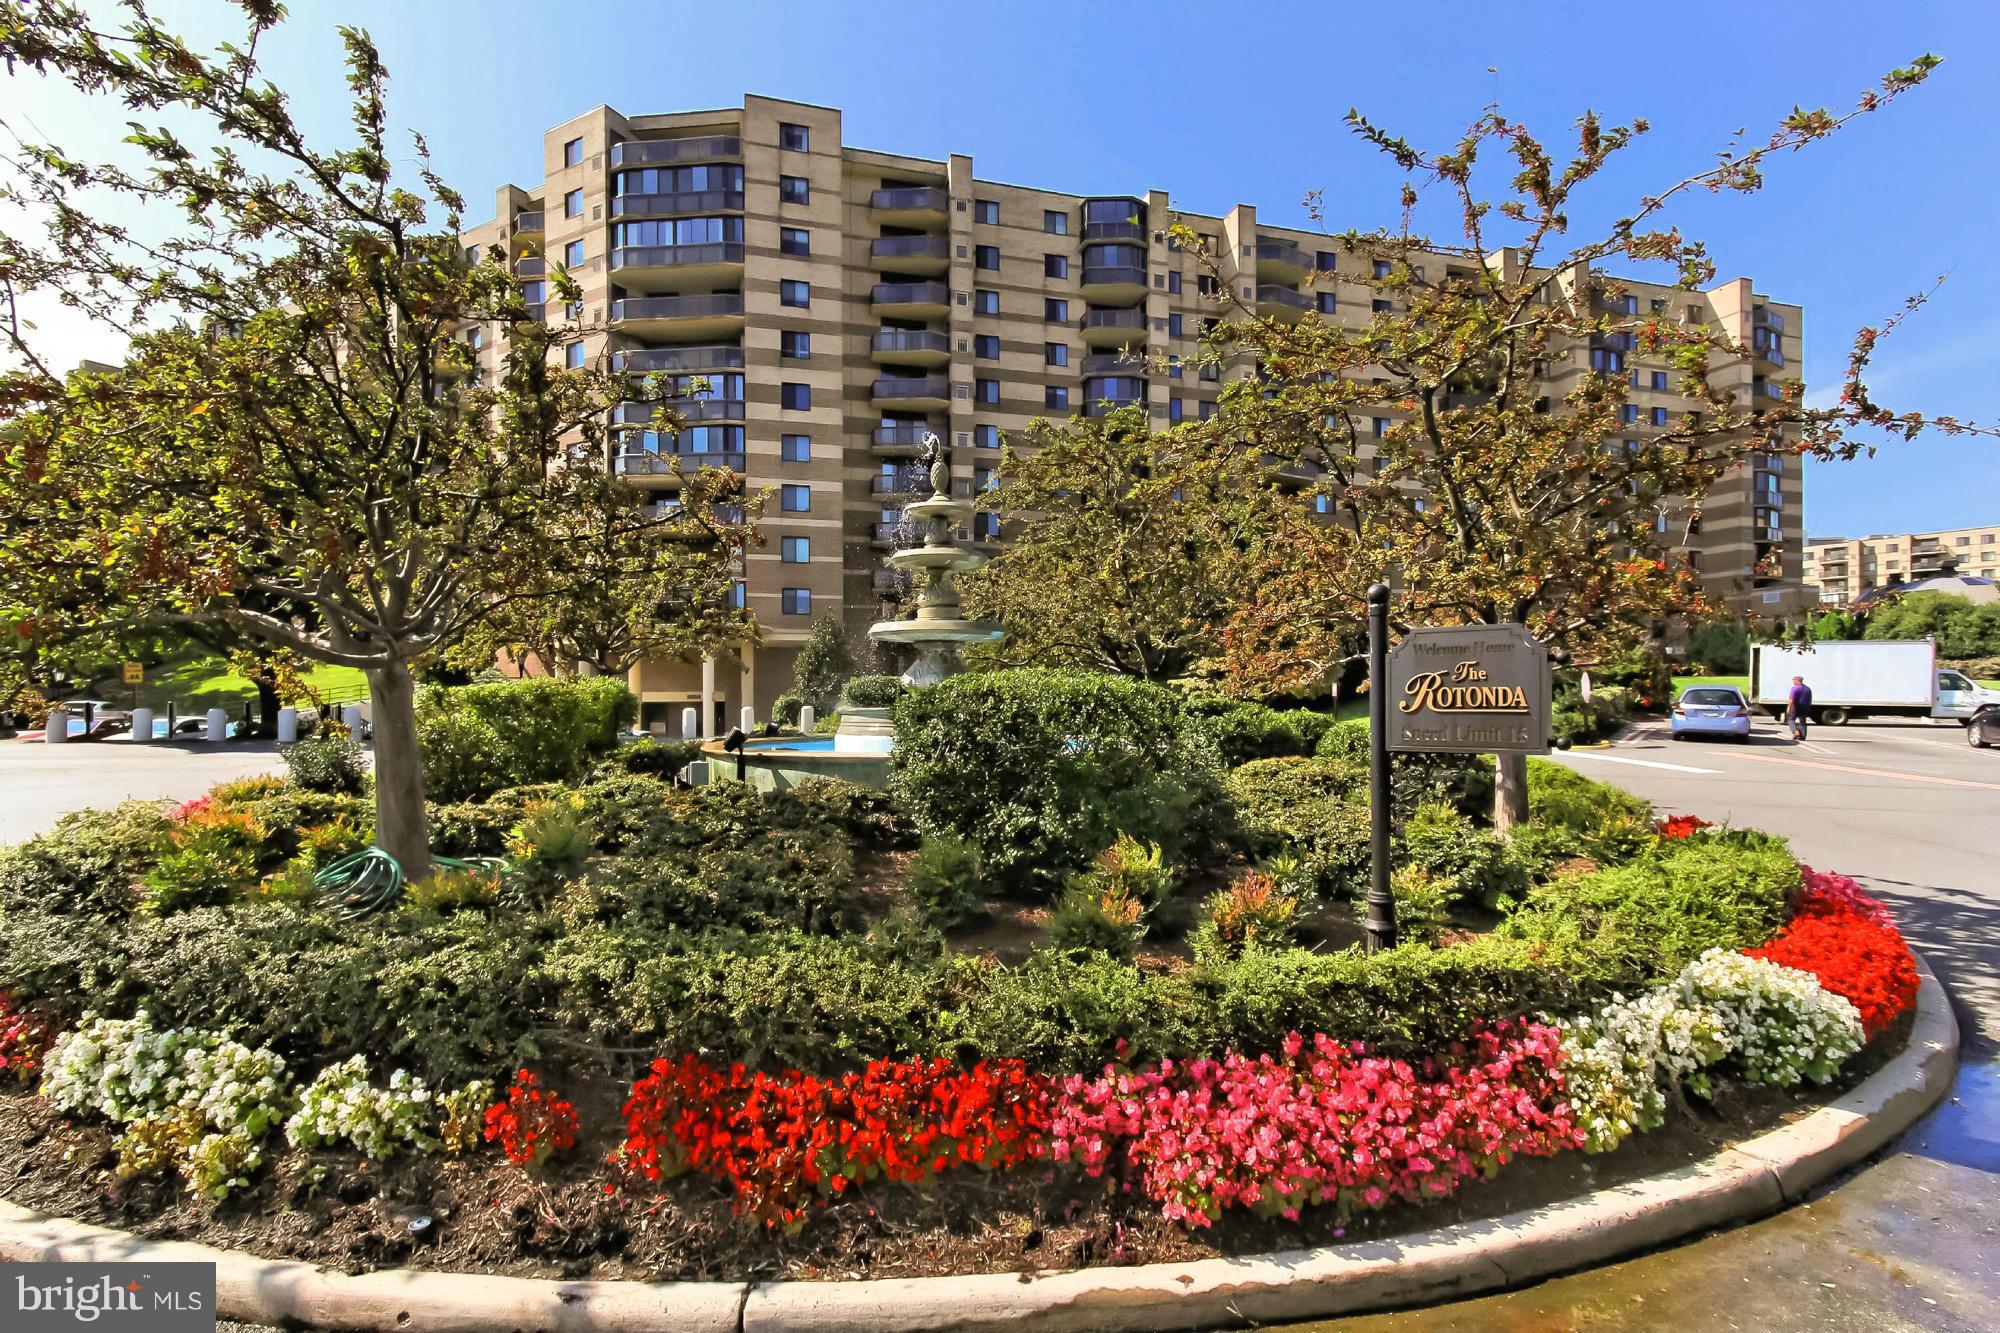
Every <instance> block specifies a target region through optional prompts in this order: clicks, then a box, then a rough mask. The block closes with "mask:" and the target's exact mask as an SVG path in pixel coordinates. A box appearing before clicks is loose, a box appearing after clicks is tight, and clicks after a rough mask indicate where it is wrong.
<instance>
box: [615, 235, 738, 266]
mask: <svg viewBox="0 0 2000 1333" xmlns="http://www.w3.org/2000/svg"><path fill="white" fill-rule="evenodd" d="M742 262H743V246H742V243H741V242H738V241H704V242H701V243H700V244H697V245H626V246H620V247H619V248H618V249H616V250H613V251H612V252H611V267H613V268H615V269H617V268H680V267H684V266H686V265H690V264H740V263H742Z"/></svg>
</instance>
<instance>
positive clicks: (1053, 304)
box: [1042, 296, 1069, 324]
mask: <svg viewBox="0 0 2000 1333" xmlns="http://www.w3.org/2000/svg"><path fill="white" fill-rule="evenodd" d="M1042 322H1043V323H1046V324H1067V323H1069V302H1068V301H1066V300H1064V299H1063V298H1062V297H1060V296H1044V297H1043V298H1042Z"/></svg>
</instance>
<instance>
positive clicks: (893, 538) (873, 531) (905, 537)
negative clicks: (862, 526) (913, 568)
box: [868, 519, 924, 574]
mask: <svg viewBox="0 0 2000 1333" xmlns="http://www.w3.org/2000/svg"><path fill="white" fill-rule="evenodd" d="M923 540H924V525H923V524H921V523H919V522H917V521H916V520H915V519H908V520H905V521H904V522H901V523H870V524H869V525H868V541H869V544H870V545H873V546H882V547H891V548H893V547H897V546H920V545H922V544H923ZM895 572H896V571H894V570H888V569H884V570H878V571H877V573H881V574H891V573H895Z"/></svg>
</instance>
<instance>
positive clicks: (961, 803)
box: [889, 669, 1218, 895]
mask: <svg viewBox="0 0 2000 1333" xmlns="http://www.w3.org/2000/svg"><path fill="white" fill-rule="evenodd" d="M896 733H897V734H896V749H895V751H894V752H893V754H892V755H891V757H890V768H889V782H890V789H891V790H892V791H893V792H894V793H895V795H896V799H897V803H898V804H899V805H901V806H902V808H903V809H905V810H907V811H908V812H909V813H910V815H911V817H912V818H913V819H914V820H915V821H916V824H917V827H918V828H919V829H920V830H922V831H923V832H924V833H925V834H926V835H930V836H936V835H940V834H948V835H951V836H953V837H957V838H962V839H964V840H965V841H966V842H969V843H971V844H972V845H973V846H974V847H976V848H978V850H979V855H980V860H981V863H982V864H983V865H984V866H985V867H986V870H987V873H988V874H989V875H990V876H991V877H992V878H993V880H994V881H995V883H996V884H998V885H1000V886H1002V887H1004V888H1006V889H1009V890H1011V891H1016V892H1027V893H1033V894H1040V895H1046V894H1049V893H1051V892H1052V891H1053V889H1054V887H1055V886H1056V885H1057V884H1059V883H1060V882H1061V881H1062V880H1063V879H1064V878H1065V877H1066V876H1067V875H1069V874H1070V873H1071V872H1072V871H1075V870H1078V869H1081V868H1082V867H1083V866H1084V865H1086V864H1087V863H1088V862H1089V860H1090V858H1091V857H1093V856H1095V855H1096V854H1097V853H1098V852H1100V851H1102V850H1103V849H1104V848H1106V847H1108V846H1110V845H1111V841H1112V839H1113V837H1114V836H1116V834H1117V832H1118V831H1119V830H1120V829H1123V830H1125V831H1126V832H1129V833H1131V834H1132V835H1133V836H1134V837H1137V838H1141V839H1144V840H1145V841H1148V842H1156V843H1159V844H1160V845H1161V847H1162V848H1163V849H1164V850H1165V853H1166V856H1167V858H1168V859H1169V860H1170V861H1175V862H1179V861H1182V860H1185V859H1193V858H1196V857H1203V856H1208V855H1212V854H1214V853H1215V851H1216V850H1217V849H1216V848H1214V847H1213V846H1209V845H1204V840H1203V838H1201V837H1198V836H1197V837H1190V835H1189V824H1190V814H1191V812H1194V811H1196V810H1197V809H1198V808H1200V807H1203V806H1204V805H1207V804H1209V803H1212V802H1213V801H1214V800H1215V798H1216V794H1217V783H1216V777H1217V772H1218V769H1217V765H1216V760H1215V755H1214V747H1213V745H1212V744H1210V743H1208V741H1207V738H1206V736H1205V735H1203V734H1202V733H1201V732H1200V730H1199V728H1198V727H1196V726H1195V725H1194V724H1193V723H1192V722H1191V720H1190V719H1189V717H1188V714H1187V711H1186V708H1185V706H1184V705H1183V703H1182V701H1181V699H1180V697H1179V696H1178V695H1177V694H1176V693H1174V692H1173V691H1171V690H1169V689H1166V688H1164V687H1162V686H1157V685H1150V684H1146V683H1143V682H1140V681H1133V680H1126V679H1122V678H1119V677H1113V676H1100V675H1092V674H1089V673H1086V672H1080V671H1058V670H1049V669H1030V670H1022V671H996V672H988V673H982V674H975V675H963V676H955V677H953V678H951V679H949V680H946V681H944V682H942V683H941V684H938V685H934V686H932V687H930V688H929V689H926V690H919V691H915V692H913V693H911V694H909V695H906V696H905V697H904V698H903V700H902V702H901V703H899V704H898V705H897V706H896Z"/></svg>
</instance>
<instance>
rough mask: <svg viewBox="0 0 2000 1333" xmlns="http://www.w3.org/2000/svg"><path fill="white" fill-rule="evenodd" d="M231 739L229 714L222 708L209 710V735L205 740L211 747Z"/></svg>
mask: <svg viewBox="0 0 2000 1333" xmlns="http://www.w3.org/2000/svg"><path fill="white" fill-rule="evenodd" d="M228 737H229V714H228V713H226V712H224V711H223V710H222V709H220V708H211V709H209V710H208V735H207V736H206V737H205V738H204V739H206V740H207V741H208V743H209V744H211V745H219V744H221V743H222V742H223V741H224V740H227V739H228Z"/></svg>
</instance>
